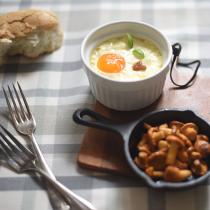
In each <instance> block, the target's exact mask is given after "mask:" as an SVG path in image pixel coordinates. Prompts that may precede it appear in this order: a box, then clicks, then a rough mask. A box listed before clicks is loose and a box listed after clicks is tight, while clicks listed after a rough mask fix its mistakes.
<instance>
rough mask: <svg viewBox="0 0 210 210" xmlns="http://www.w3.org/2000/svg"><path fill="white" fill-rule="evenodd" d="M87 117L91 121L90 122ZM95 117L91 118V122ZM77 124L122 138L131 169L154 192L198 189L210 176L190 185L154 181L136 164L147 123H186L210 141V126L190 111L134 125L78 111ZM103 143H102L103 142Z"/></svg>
mask: <svg viewBox="0 0 210 210" xmlns="http://www.w3.org/2000/svg"><path fill="white" fill-rule="evenodd" d="M87 117H89V118H88V119H87ZM90 117H91V118H90ZM73 120H74V121H75V122H76V123H78V124H81V125H85V126H88V127H94V128H100V129H104V130H109V131H112V132H115V133H117V134H119V135H120V136H121V137H122V140H123V141H124V153H125V156H126V159H127V162H128V164H129V166H130V167H131V169H133V171H134V172H135V173H136V174H137V175H138V176H139V177H140V178H142V179H143V180H145V181H146V183H147V184H148V185H149V186H151V187H154V188H173V189H178V188H185V187H191V186H195V185H197V184H200V183H201V182H203V181H204V180H206V179H207V177H208V176H209V175H210V171H208V172H207V173H206V174H205V175H204V176H201V177H190V178H189V179H188V180H187V181H183V182H178V183H172V182H166V181H155V180H153V179H151V178H150V177H149V176H148V175H147V174H145V173H144V172H143V171H142V170H141V169H139V168H138V167H137V166H136V164H135V163H134V162H133V159H134V157H135V156H136V155H137V143H138V141H139V139H140V137H141V135H142V133H144V132H146V130H145V128H144V123H145V122H146V123H148V124H150V125H154V126H156V125H159V124H162V123H168V122H170V121H172V120H178V121H182V122H184V123H186V122H194V123H195V124H196V125H198V127H199V133H201V134H205V135H207V136H208V137H210V125H209V124H208V123H207V122H206V121H205V120H204V119H202V118H201V117H199V116H198V115H197V114H195V113H194V112H193V111H190V110H176V109H172V110H167V109H165V110H160V111H154V112H150V113H149V114H146V115H144V116H143V117H141V118H139V119H138V120H136V121H132V122H130V123H123V124H120V123H116V122H114V121H112V120H110V119H107V118H105V117H104V116H102V115H100V114H98V113H96V112H94V111H92V110H90V109H78V110H76V111H75V112H74V114H73ZM99 141H100V139H99ZM207 164H208V168H210V160H209V159H208V160H207Z"/></svg>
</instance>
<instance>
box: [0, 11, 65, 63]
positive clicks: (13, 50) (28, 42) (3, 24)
mask: <svg viewBox="0 0 210 210" xmlns="http://www.w3.org/2000/svg"><path fill="white" fill-rule="evenodd" d="M62 40H63V32H62V30H61V28H60V25H59V21H58V18H57V17H56V15H55V14H54V13H52V12H50V11H46V10H35V9H27V10H20V11H17V12H10V13H7V14H5V15H2V16H0V62H1V60H2V58H3V57H4V56H6V55H16V54H22V55H24V56H27V57H33V58H34V57H37V56H39V55H40V54H43V53H47V52H52V51H54V50H56V49H57V48H59V47H60V46H61V44H62Z"/></svg>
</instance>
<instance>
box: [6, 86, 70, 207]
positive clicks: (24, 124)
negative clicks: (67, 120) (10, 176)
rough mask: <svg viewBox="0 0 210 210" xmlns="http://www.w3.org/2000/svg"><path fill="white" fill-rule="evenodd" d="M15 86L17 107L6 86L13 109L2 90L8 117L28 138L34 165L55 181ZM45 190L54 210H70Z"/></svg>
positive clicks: (60, 198) (32, 123)
mask: <svg viewBox="0 0 210 210" xmlns="http://www.w3.org/2000/svg"><path fill="white" fill-rule="evenodd" d="M17 84H18V87H19V92H20V95H21V97H20V96H19V94H18V91H17V89H16V88H15V86H14V84H13V89H14V92H15V96H16V98H17V102H18V104H19V106H18V105H17V103H16V101H15V97H14V96H13V93H12V91H11V88H10V87H9V85H8V92H9V96H10V98H11V102H12V104H13V107H12V104H11V103H10V100H9V96H8V95H7V93H6V91H5V89H4V88H3V92H4V96H5V99H6V102H7V106H8V109H9V112H10V115H11V117H12V122H13V124H14V126H15V128H16V130H17V131H18V132H19V133H21V134H23V135H26V136H28V137H29V138H30V140H31V143H32V147H33V150H34V152H35V154H36V157H37V161H36V163H37V164H39V165H40V167H41V168H42V169H43V170H44V171H45V172H46V173H48V175H49V176H51V178H53V179H55V176H54V174H53V173H52V171H51V169H50V168H49V166H48V165H47V163H46V161H45V159H44V156H43V155H42V152H41V150H40V148H39V145H38V143H37V141H36V139H35V136H34V132H35V129H36V121H35V118H34V117H33V115H32V113H31V111H30V108H29V105H28V103H27V100H26V98H25V96H24V94H23V91H22V88H21V86H20V84H19V83H17ZM21 98H22V101H23V102H24V105H25V109H24V106H23V103H22V102H21ZM47 189H48V194H49V198H50V201H51V204H52V206H53V208H54V209H55V210H70V209H71V208H70V206H69V205H68V204H67V203H66V202H65V201H64V200H63V198H62V197H61V196H60V195H59V194H56V193H55V192H54V190H53V189H51V187H50V186H48V184H47Z"/></svg>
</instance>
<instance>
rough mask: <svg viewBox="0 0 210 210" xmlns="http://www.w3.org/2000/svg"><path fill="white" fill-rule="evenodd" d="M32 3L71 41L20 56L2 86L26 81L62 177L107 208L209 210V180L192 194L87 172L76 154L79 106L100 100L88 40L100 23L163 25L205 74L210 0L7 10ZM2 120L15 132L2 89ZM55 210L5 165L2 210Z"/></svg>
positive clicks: (87, 0) (2, 75)
mask: <svg viewBox="0 0 210 210" xmlns="http://www.w3.org/2000/svg"><path fill="white" fill-rule="evenodd" d="M27 7H33V8H45V9H51V10H53V11H55V12H56V13H57V14H58V15H59V16H60V20H61V22H62V25H63V28H64V32H65V38H64V44H63V47H62V48H61V49H59V50H58V51H56V52H54V53H52V54H50V55H45V56H43V57H40V58H39V59H36V60H30V59H25V58H22V57H21V58H19V57H17V58H14V59H12V60H11V61H10V63H9V64H7V65H5V66H2V67H1V72H0V82H1V84H2V85H4V84H8V83H10V82H14V81H19V82H20V84H21V85H22V87H23V89H24V90H25V93H26V95H27V97H28V100H29V104H30V105H31V108H32V111H33V113H34V115H35V118H36V120H37V131H36V137H37V140H38V143H39V144H40V146H41V149H42V151H43V153H44V156H45V158H46V160H47V162H48V163H49V165H50V166H51V168H52V169H53V172H54V173H55V175H56V176H57V178H58V179H59V180H60V181H61V182H62V183H64V184H65V185H66V186H68V187H69V188H71V189H72V190H73V191H75V192H76V193H78V194H79V195H81V196H83V197H84V198H86V199H88V200H89V201H91V202H92V203H93V204H94V205H95V206H96V207H97V209H99V210H110V209H112V210H128V209H129V210H140V209H141V210H177V209H179V210H207V209H210V203H209V200H208V197H209V196H210V195H209V185H208V184H205V185H202V186H199V187H195V188H193V189H189V190H185V191H165V190H158V191H156V190H153V189H151V188H148V187H147V186H146V185H145V184H144V183H143V182H142V181H139V182H137V181H133V180H131V179H128V178H123V177H117V176H112V175H108V174H101V173H95V172H92V171H85V170H82V169H80V168H78V167H77V165H76V155H77V152H78V150H79V146H80V143H81V140H82V137H83V134H84V131H85V129H84V128H83V127H81V126H77V125H75V124H74V123H73V122H72V117H71V116H72V112H73V111H74V110H75V109H76V108H78V107H91V105H92V104H93V103H94V102H95V101H94V98H93V97H92V95H91V93H90V90H89V86H88V81H87V78H86V76H85V73H84V72H83V70H82V65H81V60H80V44H81V41H82V39H83V38H84V36H85V35H86V34H87V33H88V31H90V30H91V29H92V28H94V27H95V26H99V25H100V24H102V23H106V22H108V21H113V20H122V19H124V20H137V21H145V22H147V23H150V24H153V25H155V26H156V27H158V28H159V29H161V30H162V31H163V32H164V33H165V34H166V35H167V36H168V37H169V39H170V41H171V43H173V42H177V41H178V42H180V43H182V45H183V53H182V58H185V59H186V60H188V59H197V58H199V59H201V61H202V68H201V69H202V73H204V74H206V75H208V74H209V72H208V70H209V69H208V66H209V65H210V61H209V58H210V54H209V49H210V18H209V17H210V16H209V15H210V1H207V0H206V1H205V0H197V1H195V0H185V1H184V0H172V1H167V0H156V1H155V0H129V1H128V0H127V1H126V0H115V1H114V0H100V1H99V0H72V1H70V0H57V1H56V0H21V1H18V0H4V1H0V13H5V12H8V11H13V10H18V9H23V8H27ZM0 106H1V107H0V109H1V111H0V114H1V119H0V121H1V122H3V123H4V125H6V126H8V128H9V129H10V130H11V131H12V132H13V133H15V131H14V129H13V127H12V125H11V124H10V123H9V122H8V119H7V118H6V117H5V112H6V111H7V109H6V104H5V101H4V98H3V94H2V91H0ZM40 209H41V210H48V209H51V206H50V204H49V201H48V197H47V194H46V192H45V191H44V190H43V189H42V188H41V186H39V185H37V183H36V182H34V180H33V179H32V178H30V177H29V176H27V175H17V174H15V173H13V172H11V171H10V170H8V169H6V168H4V167H0V210H40Z"/></svg>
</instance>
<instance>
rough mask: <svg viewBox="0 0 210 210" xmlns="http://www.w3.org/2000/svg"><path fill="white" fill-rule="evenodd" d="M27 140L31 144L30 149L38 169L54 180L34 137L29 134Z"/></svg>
mask: <svg viewBox="0 0 210 210" xmlns="http://www.w3.org/2000/svg"><path fill="white" fill-rule="evenodd" d="M29 138H30V139H31V142H32V147H33V150H34V152H35V155H36V157H37V160H38V163H39V165H40V167H41V168H42V169H43V170H44V171H45V172H46V173H47V174H48V175H49V176H50V177H51V178H52V179H56V178H55V176H54V174H53V172H52V171H51V169H50V167H49V166H48V164H47V162H46V161H45V158H44V156H43V154H42V152H41V150H40V148H39V145H38V143H37V141H36V139H35V136H34V135H33V134H31V135H30V136H29Z"/></svg>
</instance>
